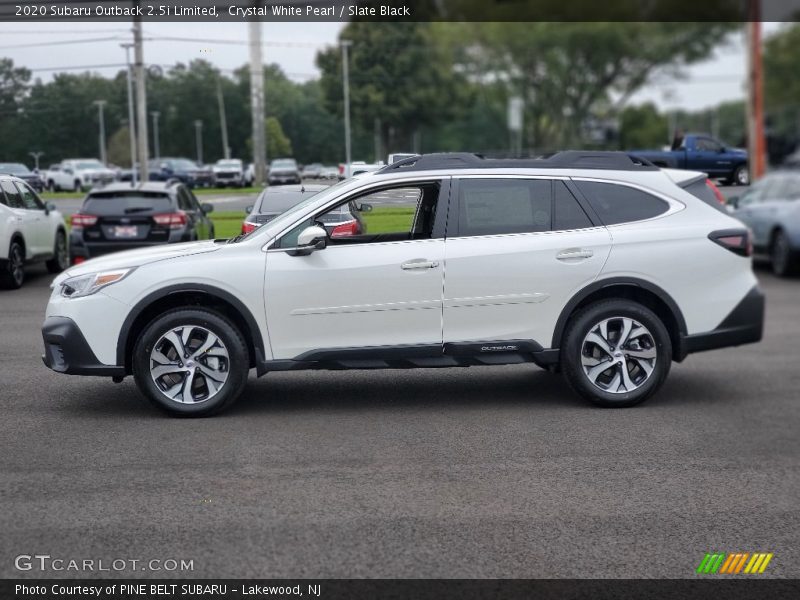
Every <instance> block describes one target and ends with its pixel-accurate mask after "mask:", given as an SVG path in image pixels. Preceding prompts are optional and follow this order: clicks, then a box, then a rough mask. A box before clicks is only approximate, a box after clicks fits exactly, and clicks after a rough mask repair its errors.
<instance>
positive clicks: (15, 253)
mask: <svg viewBox="0 0 800 600" xmlns="http://www.w3.org/2000/svg"><path fill="white" fill-rule="evenodd" d="M9 261H10V262H11V265H10V270H11V277H12V279H13V280H14V283H16V284H17V287H19V286H21V285H22V280H23V279H24V278H25V271H24V264H25V259H24V258H23V256H22V248H20V247H19V246H18V245H16V244H15V245H14V246H13V247H12V248H11V256H10V257H9Z"/></svg>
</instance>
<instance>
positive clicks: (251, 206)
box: [244, 204, 253, 215]
mask: <svg viewBox="0 0 800 600" xmlns="http://www.w3.org/2000/svg"><path fill="white" fill-rule="evenodd" d="M244 212H246V213H247V214H248V215H249V214H250V213H251V212H253V205H252V204H251V205H250V206H248V207H247V208H245V209H244Z"/></svg>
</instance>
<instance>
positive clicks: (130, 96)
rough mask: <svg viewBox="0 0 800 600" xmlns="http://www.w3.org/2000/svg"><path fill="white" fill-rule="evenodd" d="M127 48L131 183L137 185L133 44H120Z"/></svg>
mask: <svg viewBox="0 0 800 600" xmlns="http://www.w3.org/2000/svg"><path fill="white" fill-rule="evenodd" d="M120 46H122V47H123V48H125V64H127V65H128V132H129V135H130V138H131V185H132V186H135V185H136V179H137V172H136V121H135V120H134V118H133V77H132V73H131V56H130V54H131V53H130V50H131V48H133V44H120Z"/></svg>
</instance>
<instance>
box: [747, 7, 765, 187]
mask: <svg viewBox="0 0 800 600" xmlns="http://www.w3.org/2000/svg"><path fill="white" fill-rule="evenodd" d="M747 12H748V23H747V55H748V58H749V61H748V71H747V150H748V154H749V156H750V181H755V180H756V179H758V178H759V177H761V176H763V175H764V172H765V171H766V160H765V150H766V143H765V140H764V75H763V71H762V65H761V2H760V0H748V6H747Z"/></svg>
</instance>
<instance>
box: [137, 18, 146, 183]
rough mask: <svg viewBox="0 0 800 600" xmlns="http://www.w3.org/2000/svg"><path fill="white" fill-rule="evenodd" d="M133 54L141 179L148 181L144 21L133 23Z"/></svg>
mask: <svg viewBox="0 0 800 600" xmlns="http://www.w3.org/2000/svg"><path fill="white" fill-rule="evenodd" d="M133 43H134V47H133V54H134V61H135V67H134V68H135V71H136V123H137V125H138V127H137V132H138V134H139V139H138V150H139V177H140V179H141V180H142V181H147V180H148V175H147V148H148V144H147V90H146V89H145V80H144V77H145V70H144V47H143V45H142V21H141V20H140V19H135V20H134V21H133Z"/></svg>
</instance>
